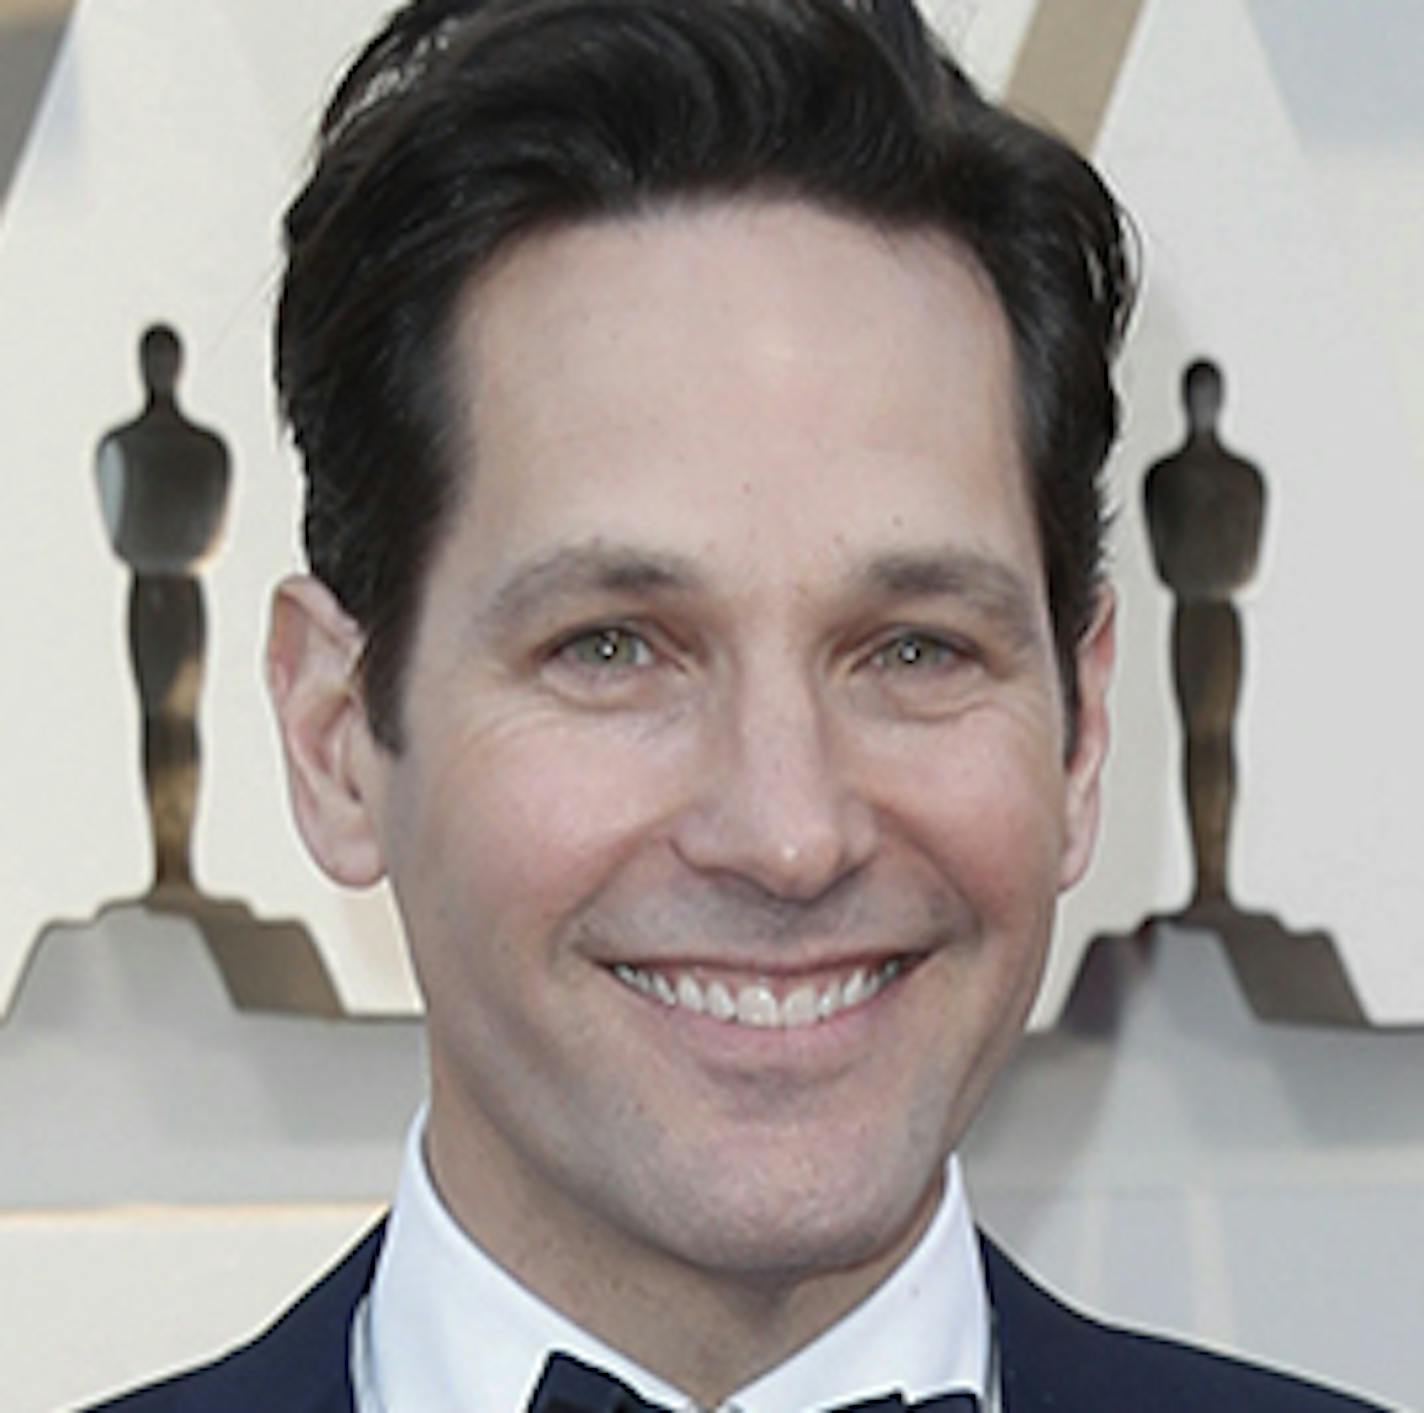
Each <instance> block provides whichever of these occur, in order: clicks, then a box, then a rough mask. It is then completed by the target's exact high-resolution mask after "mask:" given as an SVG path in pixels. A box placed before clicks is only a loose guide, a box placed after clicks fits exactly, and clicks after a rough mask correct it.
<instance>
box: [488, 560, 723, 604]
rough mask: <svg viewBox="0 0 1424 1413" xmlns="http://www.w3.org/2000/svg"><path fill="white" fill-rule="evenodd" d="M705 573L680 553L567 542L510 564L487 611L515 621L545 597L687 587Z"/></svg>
mask: <svg viewBox="0 0 1424 1413" xmlns="http://www.w3.org/2000/svg"><path fill="white" fill-rule="evenodd" d="M704 577H705V576H704V575H703V574H702V572H701V571H700V570H699V569H698V567H697V565H696V564H695V563H694V562H693V561H692V560H691V559H688V558H685V557H684V556H682V555H674V554H662V553H654V552H650V551H648V550H645V549H638V548H634V547H633V546H630V545H620V544H611V543H609V542H607V541H600V542H597V543H594V544H587V545H567V546H563V547H561V548H559V549H555V550H553V551H551V552H550V553H548V554H546V555H543V556H541V557H540V558H538V559H535V560H533V561H531V562H530V563H528V564H524V565H521V566H520V567H518V568H517V569H515V570H514V572H513V573H511V574H510V575H509V577H508V578H507V579H505V580H504V582H503V583H501V584H500V586H499V587H498V588H497V589H496V590H495V593H494V597H493V599H492V600H491V602H490V606H489V609H488V611H487V616H488V617H489V618H490V619H492V620H494V621H496V622H517V621H518V620H519V619H521V618H525V617H527V616H528V615H529V614H531V613H533V612H535V611H537V610H538V609H539V608H541V607H542V606H543V605H545V604H546V603H549V602H552V601H558V600H560V599H570V598H581V597H585V596H587V595H590V594H627V595H644V594H659V593H660V594H669V593H691V592H693V591H695V590H697V589H700V588H702V587H703V584H704Z"/></svg>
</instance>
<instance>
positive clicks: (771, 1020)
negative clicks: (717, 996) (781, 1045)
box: [737, 982, 781, 1025]
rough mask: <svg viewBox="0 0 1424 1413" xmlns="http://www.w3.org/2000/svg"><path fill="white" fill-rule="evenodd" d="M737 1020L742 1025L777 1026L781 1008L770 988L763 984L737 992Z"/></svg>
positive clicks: (779, 1020) (746, 987)
mask: <svg viewBox="0 0 1424 1413" xmlns="http://www.w3.org/2000/svg"><path fill="white" fill-rule="evenodd" d="M737 1019H738V1020H739V1021H741V1023H742V1024H743V1025H779V1024H780V1023H781V1007H780V1006H779V1005H777V1002H776V997H775V996H774V995H773V994H772V990H771V987H769V986H767V985H766V984H765V983H764V982H757V983H756V984H755V985H754V986H744V987H742V989H741V990H740V991H738V992H737Z"/></svg>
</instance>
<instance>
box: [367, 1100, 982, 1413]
mask: <svg viewBox="0 0 1424 1413" xmlns="http://www.w3.org/2000/svg"><path fill="white" fill-rule="evenodd" d="M424 1129H425V1116H424V1113H423V1112H422V1113H421V1114H420V1115H419V1116H418V1117H417V1119H416V1121H415V1123H414V1124H413V1125H412V1127H411V1132H410V1135H409V1138H408V1140H407V1143H406V1150H405V1159H404V1164H403V1167H402V1171H401V1179H400V1185H399V1187H398V1189H397V1192H396V1199H395V1204H394V1206H393V1207H392V1210H391V1218H390V1223H389V1227H388V1230H387V1234H386V1240H385V1244H384V1246H383V1247H382V1250H381V1256H380V1260H379V1263H378V1265H377V1268H376V1274H375V1278H374V1280H373V1282H372V1286H371V1293H370V1296H369V1299H368V1304H367V1307H366V1308H365V1309H364V1310H363V1312H362V1314H361V1316H360V1319H361V1320H362V1321H363V1322H364V1328H363V1330H362V1331H361V1332H360V1333H361V1339H360V1344H361V1346H362V1362H363V1364H364V1366H365V1367H364V1368H363V1369H362V1370H361V1377H360V1383H361V1385H363V1398H362V1402H361V1404H360V1407H361V1409H362V1413H381V1410H397V1409H399V1410H400V1413H434V1410H443V1409H449V1408H463V1409H469V1410H471V1413H509V1410H511V1409H520V1408H524V1407H525V1406H526V1405H527V1403H528V1401H529V1396H530V1394H531V1393H532V1391H533V1388H534V1385H535V1383H536V1382H537V1381H538V1378H539V1374H540V1372H541V1371H542V1369H543V1366H544V1361H545V1359H546V1357H547V1356H548V1354H549V1353H550V1352H551V1351H553V1350H556V1349H558V1350H563V1351H565V1352H566V1353H569V1354H572V1355H574V1356H575V1357H577V1358H579V1359H582V1360H584V1361H585V1362H587V1363H590V1364H595V1365H598V1366H599V1367H600V1368H603V1369H606V1370H607V1371H608V1372H609V1373H610V1374H613V1375H615V1376H616V1377H617V1378H620V1379H622V1380H623V1381H624V1382H625V1383H627V1384H629V1385H631V1386H632V1387H633V1388H635V1389H637V1390H638V1392H639V1393H640V1394H641V1395H642V1396H643V1397H644V1398H647V1399H650V1400H652V1401H654V1402H656V1403H661V1404H664V1405H665V1406H667V1407H669V1408H674V1409H691V1408H693V1406H694V1405H693V1404H692V1403H691V1402H690V1401H689V1400H688V1398H687V1397H686V1395H685V1394H683V1393H681V1392H679V1391H678V1390H677V1389H675V1388H672V1387H671V1386H669V1385H668V1384H667V1383H665V1382H664V1381H663V1380H661V1379H659V1378H658V1377H657V1376H656V1375H654V1374H651V1373H649V1372H648V1371H647V1370H646V1369H643V1368H641V1367H640V1366H638V1365H637V1364H635V1363H633V1362H632V1361H631V1360H630V1359H628V1358H627V1357H626V1356H624V1355H622V1354H620V1353H619V1352H618V1351H617V1350H615V1349H611V1348H610V1347H608V1346H607V1345H605V1344H604V1343H603V1342H602V1341H601V1340H599V1339H598V1338H597V1337H596V1336H594V1335H592V1334H590V1333H589V1332H588V1331H587V1330H584V1329H582V1328H581V1327H580V1326H578V1325H576V1324H574V1323H573V1322H572V1321H570V1320H568V1319H566V1318H565V1317H564V1316H563V1315H561V1314H560V1313H559V1312H558V1311H557V1310H554V1309H553V1308H551V1307H550V1306H549V1305H546V1304H545V1303H544V1302H543V1301H542V1300H540V1299H539V1298H538V1297H537V1296H535V1295H534V1294H533V1293H532V1292H530V1291H528V1290H526V1289H525V1288H524V1286H522V1285H521V1284H520V1283H519V1282H518V1281H517V1280H515V1279H514V1277H512V1276H511V1275H510V1274H509V1273H508V1272H507V1271H505V1270H504V1269H503V1267H501V1266H499V1265H498V1264H496V1263H495V1262H494V1261H493V1260H491V1259H490V1257H488V1256H487V1255H486V1254H485V1253H484V1252H483V1251H482V1250H481V1248H480V1247H479V1246H478V1245H476V1243H475V1242H474V1241H473V1240H471V1239H470V1237H469V1236H468V1235H466V1233H465V1232H464V1231H463V1230H462V1229H461V1228H460V1227H459V1226H458V1225H457V1223H456V1222H455V1220H454V1218H453V1217H452V1216H451V1215H450V1214H449V1212H447V1211H446V1209H445V1206H444V1204H443V1203H442V1202H441V1200H440V1197H439V1195H438V1194H437V1193H436V1191H435V1188H434V1185H433V1183H432V1182H431V1180H430V1176H429V1172H428V1171H427V1169H426V1165H425V1158H424V1151H423V1149H424V1144H423V1137H424ZM989 1347H990V1346H989V1315H988V1300H987V1296H986V1293H985V1286H984V1276H983V1271H982V1268H981V1266H980V1260H979V1245H978V1242H977V1240H976V1239H975V1235H974V1228H973V1224H972V1222H971V1221H970V1217H969V1207H968V1202H967V1200H966V1197H965V1193H964V1184H963V1180H962V1176H961V1173H960V1170H959V1163H958V1160H957V1159H955V1158H951V1159H950V1161H949V1165H948V1169H947V1173H946V1183H945V1192H944V1197H943V1200H942V1201H941V1203H940V1207H939V1210H938V1211H937V1213H936V1214H935V1216H934V1219H933V1220H932V1221H931V1223H930V1225H929V1227H928V1228H927V1229H926V1231H925V1233H924V1235H923V1236H922V1237H921V1238H920V1240H919V1242H918V1243H917V1244H916V1246H915V1247H914V1249H913V1250H912V1251H911V1252H910V1254H909V1256H907V1257H906V1259H905V1260H904V1261H903V1262H901V1264H900V1265H899V1266H898V1267H896V1269H895V1270H894V1271H893V1272H892V1273H891V1275H890V1276H889V1278H888V1279H887V1280H885V1281H884V1282H883V1283H882V1284H881V1285H880V1286H878V1287H877V1288H876V1289H875V1290H874V1291H873V1292H872V1293H871V1294H870V1295H869V1296H868V1297H867V1298H866V1299H865V1300H864V1301H862V1302H861V1304H859V1305H858V1306H856V1307H855V1309H853V1310H851V1311H850V1312H849V1313H848V1314H847V1315H846V1316H845V1317H844V1318H842V1319H841V1320H839V1321H838V1322H837V1323H836V1324H835V1325H833V1326H832V1327H831V1328H830V1329H828V1330H826V1331H825V1332H824V1333H823V1334H821V1335H819V1336H818V1337H817V1338H816V1339H814V1340H813V1341H812V1342H811V1343H810V1344H808V1345H806V1346H805V1347H804V1348H802V1349H800V1350H798V1351H797V1352H796V1353H795V1354H793V1355H792V1356H791V1357H790V1358H789V1359H787V1360H786V1361H785V1362H784V1363H782V1364H780V1365H778V1366H777V1367H776V1368H774V1369H772V1370H770V1371H769V1372H768V1373H766V1374H764V1375H762V1376H761V1377H760V1378H759V1379H757V1380H755V1381H754V1382H753V1383H751V1384H749V1385H748V1386H747V1387H746V1388H744V1389H742V1390H740V1391H739V1392H738V1393H736V1394H734V1395H733V1396H732V1398H731V1399H730V1400H728V1402H727V1403H726V1404H725V1405H723V1406H724V1408H725V1409H727V1410H729V1413H730V1410H736V1411H737V1413H804V1410H805V1409H807V1408H818V1407H826V1406H828V1405H834V1404H838V1403H846V1402H852V1401H854V1400H856V1399H859V1398H867V1397H870V1396H872V1395H874V1394H882V1393H887V1392H890V1391H892V1390H895V1389H898V1390H900V1391H901V1392H902V1393H903V1394H904V1395H905V1397H906V1398H910V1399H914V1398H923V1397H927V1396H929V1395H930V1394H933V1393H941V1392H945V1391H947V1390H949V1389H963V1390H967V1391H970V1392H973V1393H975V1394H976V1395H978V1396H979V1397H980V1398H981V1399H982V1398H983V1397H984V1393H985V1380H986V1375H987V1369H988V1364H989ZM368 1403H369V1404H371V1405H373V1406H372V1407H367V1404H368Z"/></svg>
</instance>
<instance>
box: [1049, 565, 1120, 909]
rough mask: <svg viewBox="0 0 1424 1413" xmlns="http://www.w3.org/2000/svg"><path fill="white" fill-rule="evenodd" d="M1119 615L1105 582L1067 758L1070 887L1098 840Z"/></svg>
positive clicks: (1085, 651) (1085, 653)
mask: <svg viewBox="0 0 1424 1413" xmlns="http://www.w3.org/2000/svg"><path fill="white" fill-rule="evenodd" d="M1116 616H1117V600H1116V597H1115V596H1114V594H1113V592H1112V590H1111V589H1110V588H1108V587H1107V586H1106V585H1104V586H1103V588H1101V589H1100V590H1099V592H1098V602H1097V608H1096V610H1095V611H1094V614H1093V620H1092V622H1091V624H1089V626H1088V631H1087V632H1086V633H1084V635H1083V638H1082V640H1081V641H1080V642H1079V644H1078V650H1077V656H1076V661H1077V670H1078V722H1077V732H1076V734H1075V738H1074V742H1073V755H1072V757H1071V759H1070V760H1069V762H1068V782H1067V795H1066V801H1065V819H1064V824H1065V829H1064V845H1063V860H1062V867H1061V868H1060V871H1059V880H1058V886H1059V887H1060V888H1071V887H1072V886H1073V885H1074V884H1075V883H1076V882H1077V881H1078V880H1079V879H1080V878H1081V877H1082V876H1083V874H1084V873H1085V872H1086V871H1087V868H1088V863H1089V861H1090V860H1091V858H1092V856H1093V846H1094V844H1095V843H1096V842H1097V837H1098V814H1099V809H1100V803H1101V793H1102V772H1103V761H1104V760H1105V759H1106V757H1107V750H1108V739H1109V735H1110V730H1109V722H1108V709H1107V695H1108V687H1109V685H1110V683H1111V681H1112V670H1113V660H1114V658H1115V656H1116V651H1117V642H1116V639H1117V634H1116Z"/></svg>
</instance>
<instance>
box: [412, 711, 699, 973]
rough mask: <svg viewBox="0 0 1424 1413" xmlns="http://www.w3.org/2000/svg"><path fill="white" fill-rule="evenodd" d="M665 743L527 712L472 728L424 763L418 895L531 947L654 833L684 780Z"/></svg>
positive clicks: (416, 822) (496, 937)
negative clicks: (433, 761) (437, 758)
mask: <svg viewBox="0 0 1424 1413" xmlns="http://www.w3.org/2000/svg"><path fill="white" fill-rule="evenodd" d="M668 756H669V753H668V752H667V751H662V752H659V751H657V750H652V749H649V747H648V746H647V744H646V743H639V742H629V741H628V740H626V739H623V737H622V736H620V734H619V733H616V732H614V731H611V730H598V729H586V728H581V727H579V726H570V725H569V724H567V723H556V722H549V721H545V720H538V719H529V720H525V721H522V722H519V723H514V722H511V723H508V724H506V725H503V726H500V727H493V728H486V729H483V730H480V731H477V732H476V731H471V732H469V733H468V734H467V735H466V736H465V737H464V738H463V739H461V740H458V741H457V742H455V743H454V744H453V745H452V748H451V749H450V750H448V751H446V752H444V753H443V758H442V760H441V762H440V763H439V765H438V766H436V767H434V768H427V769H425V770H422V771H421V774H422V775H423V776H424V777H425V780H426V784H427V788H426V789H425V790H424V791H422V792H420V793H421V795H422V797H423V798H422V799H421V801H420V803H419V804H418V805H417V807H416V809H415V811H414V812H413V813H414V817H413V818H410V817H408V818H407V821H406V826H407V827H406V843H405V852H406V853H407V854H408V855H411V856H412V857H411V858H410V863H411V865H412V866H413V868H414V870H416V871H417V876H418V877H420V879H421V880H422V882H421V891H422V892H423V893H425V894H426V895H427V896H430V897H431V900H432V901H438V902H440V903H442V904H443V906H444V907H446V908H458V909H460V910H461V911H462V912H463V913H464V915H466V916H469V917H471V918H477V919H479V925H480V926H481V928H482V930H483V932H484V933H485V934H486V935H489V936H491V938H492V944H493V945H495V946H500V945H517V946H520V947H522V948H525V949H531V948H533V947H534V946H535V945H536V944H537V937H531V936H529V935H528V934H529V933H530V932H531V931H534V932H536V933H537V932H538V931H539V930H540V929H548V930H552V929H553V928H555V927H556V926H557V924H558V923H559V922H560V921H561V920H563V919H565V918H567V917H568V915H569V914H570V913H571V912H573V911H575V910H576V909H577V908H578V907H579V906H580V905H581V904H583V903H584V902H586V901H587V900H588V899H589V898H590V897H592V896H593V895H594V894H595V893H597V891H598V890H599V888H600V887H602V886H603V885H604V884H605V883H606V882H607V881H608V880H609V879H610V877H611V876H612V875H614V874H615V873H616V872H617V870H618V868H619V867H620V865H621V864H622V863H623V862H624V861H625V860H626V859H627V858H628V857H629V855H630V854H631V853H633V852H634V851H636V850H637V849H638V848H639V847H641V846H643V845H644V844H646V843H647V842H648V841H649V839H650V838H652V837H654V836H655V835H656V832H657V829H658V826H659V824H660V822H661V820H663V819H664V818H665V817H666V815H667V812H668V810H669V808H671V806H670V803H669V799H670V796H671V795H672V794H673V793H674V791H673V781H674V780H675V779H676V778H677V768H676V762H675V761H673V760H671V759H669V758H668Z"/></svg>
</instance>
